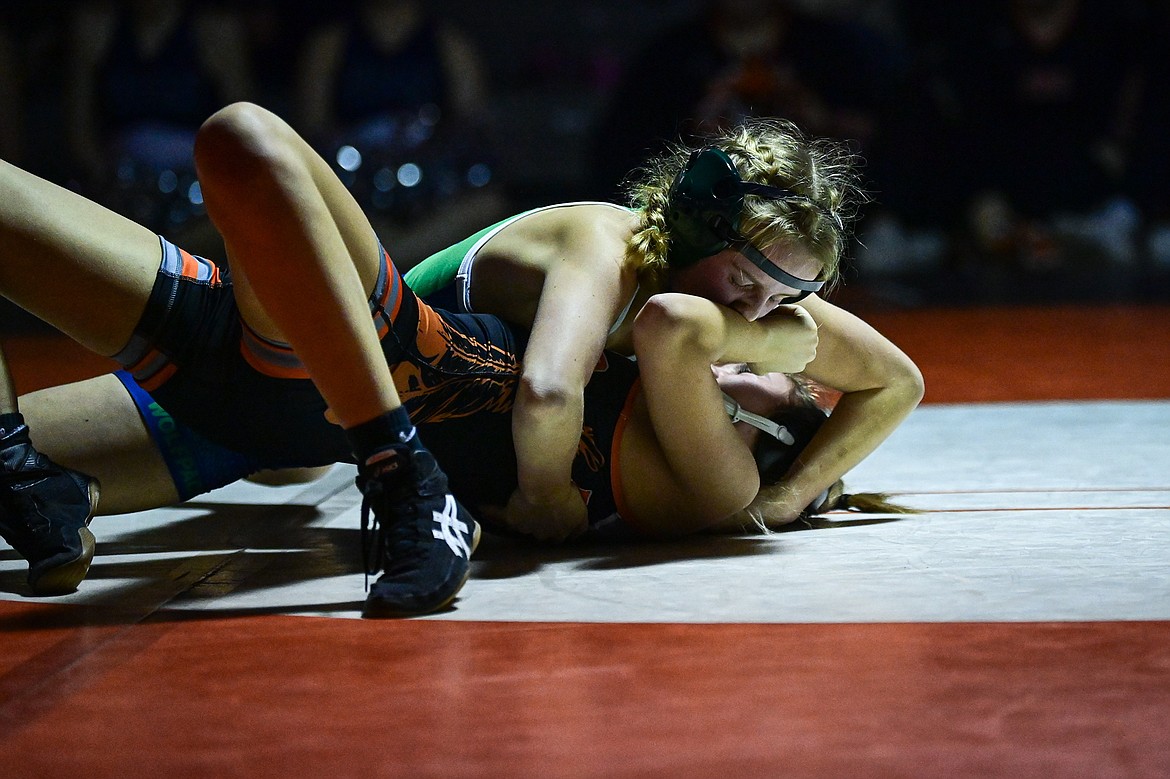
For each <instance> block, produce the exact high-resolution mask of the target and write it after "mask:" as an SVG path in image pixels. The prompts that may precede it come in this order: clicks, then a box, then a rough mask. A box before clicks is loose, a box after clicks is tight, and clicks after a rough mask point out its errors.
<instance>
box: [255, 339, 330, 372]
mask: <svg viewBox="0 0 1170 779" xmlns="http://www.w3.org/2000/svg"><path fill="white" fill-rule="evenodd" d="M240 354H241V355H243V357H244V362H246V363H248V365H251V366H252V367H253V368H255V369H256V372H257V373H260V374H263V375H264V376H271V377H272V378H274V379H311V378H312V377H311V376H309V369H308V368H306V367H304V366H303V365H301V366H298V367H295V368H285V367H282V366H280V365H275V364H273V363H271V362H268V361H266V360H264V359H262V358H261V357H260V356H259V355H258V354H256V353H255V352H253V351H252V350H251V349H249V348H248V346H247V343H246V342H245V341H244V339H242V338H241V339H240Z"/></svg>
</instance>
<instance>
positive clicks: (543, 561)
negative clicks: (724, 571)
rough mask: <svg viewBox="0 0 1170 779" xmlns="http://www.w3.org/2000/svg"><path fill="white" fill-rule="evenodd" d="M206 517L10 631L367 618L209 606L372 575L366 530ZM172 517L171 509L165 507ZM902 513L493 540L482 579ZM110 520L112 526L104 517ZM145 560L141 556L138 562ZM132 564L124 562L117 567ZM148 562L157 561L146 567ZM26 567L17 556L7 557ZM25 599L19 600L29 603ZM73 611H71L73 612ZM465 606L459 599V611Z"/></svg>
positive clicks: (754, 545) (209, 508) (486, 548)
mask: <svg viewBox="0 0 1170 779" xmlns="http://www.w3.org/2000/svg"><path fill="white" fill-rule="evenodd" d="M191 509H204V510H205V511H206V513H203V514H198V515H196V516H188V517H186V518H184V519H181V520H177V521H173V522H165V523H164V524H162V525H160V526H159V527H156V528H147V529H140V530H135V531H132V532H127V533H124V534H122V535H120V536H119V537H117V538H116V539H112V540H109V541H103V540H101V534H102V531H103V530H106V531H107V532H111V531H114V530H115V529H116V528H115V527H113V523H114V522H116V520H106V521H108V522H110V525H109V526H108V527H107V528H102V526H101V525H100V524H99V525H98V538H99V541H98V549H97V555H96V556H95V557H94V562H93V565H92V567H91V568H90V571H89V575H88V576H87V577H86V580H85V581H83V582H82V584H81V586H80V588H79V592H78V593H77V594H76V595H75V596H66V597H65V598H61V599H45V600H44V601H40V600H38V601H33V602H35V603H45V604H52V608H51V609H45V610H43V611H42V610H40V609H38V610H37V612H36V613H32V614H29V613H24V614H20V615H11V616H9V615H6V616H0V631H3V630H6V629H26V630H27V629H35V628H53V627H77V626H79V625H117V624H133V623H137V622H142V621H150V622H160V621H172V620H180V619H181V620H191V619H221V618H224V617H231V616H256V615H264V614H289V613H300V612H307V611H311V612H319V613H345V612H357V611H360V609H361V605H362V602H361V601H360V600H344V601H339V602H335V603H334V602H326V603H293V604H286V605H265V606H256V607H244V608H238V607H226V608H222V609H217V608H215V607H214V605H208V603H207V602H208V601H214V600H215V599H217V598H221V597H224V596H227V595H234V594H248V593H256V592H263V591H266V590H279V589H280V588H283V587H286V586H289V585H294V584H303V583H305V582H311V581H313V580H323V579H329V578H335V577H343V576H352V577H354V578H355V587H354V590H355V592H356V593H362V592H363V591H362V590H361V589H359V588H358V585H357V583H356V582H357V579H358V577H361V576H362V573H363V570H362V565H361V538H360V531H359V530H358V528H356V527H354V528H337V527H315V526H313V523H314V522H315V521H316V520H318V519H319V518H320V517H321V513H320V512H319V511H318V509H317V507H316V506H313V505H296V504H287V503H283V504H279V505H278V506H274V505H263V504H251V503H245V504H225V503H198V502H196V503H187V504H185V505H184V506H183V507H182V510H183V511H184V513H188V512H190V511H191ZM160 511H166V510H165V509H160ZM840 516H842V517H843V516H846V515H844V514H842V515H840ZM897 519H899V517H896V516H882V517H880V518H871V517H865V518H860V517H859V518H856V519H852V518H851V519H836V518H834V516H833V515H830V516H827V517H815V518H812V519H811V520H802V521H798V522H795V523H793V524H792V525H790V526H788V527H787V528H785V529H783V530H781V531H778V532H776V533H772V534H770V535H751V536H731V535H698V536H689V537H686V538H680V539H675V540H670V541H636V542H629V541H627V542H580V543H569V544H565V545H560V546H549V545H542V544H539V543H536V542H531V541H526V540H524V539H516V538H509V537H503V536H496V535H491V534H488V533H485V534H484V535H483V538H482V540H481V542H480V546H479V548H478V549H477V550H476V553H475V555H474V558H473V560H472V580H473V582H472V583H473V584H474V579H507V578H515V577H519V576H525V575H528V574H531V573H535V572H537V571H539V570H541V569H542V568H543V567H545V566H548V565H557V564H565V563H576V564H577V566H578V567H580V568H581V569H585V570H597V571H604V570H622V569H633V568H643V567H648V566H654V565H663V564H668V563H672V562H678V561H680V560H717V559H732V558H742V557H749V556H759V555H769V554H779V553H782V552H783V547H782V545H781V544H779V543H777V540H778V539H781V538H782V537H783V536H784V535H785V534H786V533H790V532H799V531H805V530H823V529H831V528H842V527H853V526H859V525H870V524H878V523H883V522H893V521H896V520H897ZM96 521H97V522H99V523H101V522H103V519H102V518H99V519H98V520H96ZM136 556H139V557H140V559H135V557H136ZM114 558H120V559H114ZM141 558H148V559H141ZM18 559H20V558H19V557H18V555H17V554H16V552H15V551H11V550H5V551H3V552H0V560H18ZM26 573H27V571H26V569H25V568H24V567H20V568H19V569H13V570H6V571H0V592H5V593H10V594H13V595H18V596H23V597H27V596H29V594H30V593H29V590H28V586H27V584H26V581H25V577H26ZM102 581H107V582H122V584H120V585H117V586H115V587H114V588H112V589H106V590H104V591H100V592H91V593H87V592H86V590H87V585H88V588H89V589H91V590H92V589H94V588H93V584H94V583H96V582H102ZM18 602H19V601H18ZM62 607H67V608H62ZM457 608H458V600H456V603H455V604H453V606H452V607H449V609H447V611H450V610H454V609H457Z"/></svg>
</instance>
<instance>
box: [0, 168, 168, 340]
mask: <svg viewBox="0 0 1170 779" xmlns="http://www.w3.org/2000/svg"><path fill="white" fill-rule="evenodd" d="M160 252H161V250H160V248H159V242H158V237H157V236H156V235H154V234H153V233H151V232H150V231H149V230H147V229H146V228H144V227H142V226H141V225H138V224H135V223H134V222H131V221H130V220H128V219H125V218H124V217H121V216H119V215H117V214H115V213H113V212H112V211H109V210H107V209H105V208H103V207H102V206H99V205H97V204H96V203H93V202H92V201H89V200H86V199H85V198H83V197H81V196H80V195H78V194H76V193H74V192H70V191H69V190H67V189H63V188H61V187H58V186H56V185H55V184H51V183H49V182H47V181H44V180H43V179H39V178H37V177H36V176H33V175H32V174H30V173H26V172H25V171H23V170H20V169H19V168H16V167H14V166H12V165H9V164H8V163H6V162H3V161H0V294H3V295H4V296H5V297H7V298H8V299H9V300H11V301H12V302H14V303H16V304H17V305H19V306H20V307H22V308H24V309H26V310H27V311H30V312H32V313H33V314H35V315H36V316H38V317H40V318H41V319H43V320H45V321H46V322H48V323H50V324H52V325H54V326H55V327H57V328H58V329H60V330H61V331H63V332H64V333H66V334H67V335H69V336H70V337H72V338H73V339H75V340H76V341H78V342H79V343H81V344H82V345H84V346H86V347H87V348H89V349H92V350H93V351H95V352H97V353H99V354H102V355H105V356H110V355H113V354H116V353H117V352H118V351H119V350H120V349H121V348H122V347H123V346H125V344H126V342H127V341H128V340H129V339H130V334H131V333H132V331H133V329H134V326H135V325H136V324H137V323H138V320H139V318H140V317H141V316H142V311H143V309H144V308H145V307H146V301H147V300H148V299H149V296H150V290H151V287H152V286H153V285H154V278H155V273H156V272H157V270H158V266H159V258H160Z"/></svg>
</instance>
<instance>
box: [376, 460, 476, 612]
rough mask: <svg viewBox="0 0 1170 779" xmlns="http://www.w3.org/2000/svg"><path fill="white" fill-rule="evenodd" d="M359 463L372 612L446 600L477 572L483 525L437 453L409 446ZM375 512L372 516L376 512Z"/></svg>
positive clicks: (416, 608) (436, 605)
mask: <svg viewBox="0 0 1170 779" xmlns="http://www.w3.org/2000/svg"><path fill="white" fill-rule="evenodd" d="M371 459H372V460H373V462H367V463H366V464H365V465H363V466H361V467H360V468H359V469H358V477H357V486H358V489H360V490H361V492H362V495H363V498H362V559H363V561H364V562H365V567H366V574H367V575H370V574H375V573H378V572H379V571H383V570H384V571H385V572H384V573H383V574H382V576H380V577H379V578H378V580H377V581H376V582H375V583H374V586H373V587H371V588H370V593H369V595H368V596H367V597H366V606H365V609H364V610H363V611H362V615H363V616H365V617H408V616H412V615H415V614H427V613H430V612H432V611H436V610H438V609H441V608H443V607H444V606H446V605H447V604H448V603H450V602H451V601H452V600H454V599H455V595H456V594H457V593H458V592H459V590H460V589H462V587H463V585H464V583H466V581H467V577H468V575H469V574H470V572H471V567H470V566H471V553H472V552H473V551H475V547H476V545H477V544H478V543H479V525H478V523H476V521H475V520H474V519H472V518H471V515H470V514H468V512H467V510H466V509H464V508H463V506H461V505H459V503H458V502H457V501H456V500H455V497H454V496H453V495H451V494H450V493H449V492H448V491H447V477H446V476H445V475H444V474H443V472H442V471H441V470H439V466H438V463H436V462H435V458H434V456H433V455H432V454H431V453H430V452H428V451H426V450H422V451H416V450H413V449H411V448H410V447H406V446H395V447H392V448H391V449H388V450H386V451H384V452H380V453H379V454H377V455H375V456H374V458H371ZM371 514H372V515H373V518H372V520H371V518H370V515H371Z"/></svg>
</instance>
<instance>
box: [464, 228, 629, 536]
mask: <svg viewBox="0 0 1170 779" xmlns="http://www.w3.org/2000/svg"><path fill="white" fill-rule="evenodd" d="M537 216H542V215H537ZM534 219H535V217H534ZM622 219H624V216H623V217H622ZM623 225H624V222H623V221H620V220H615V219H613V218H612V216H611V215H605V216H604V217H602V218H600V219H597V220H590V219H574V220H570V221H569V222H568V223H566V224H564V225H563V226H562V227H560V228H558V229H557V230H555V231H554V237H553V238H552V239H551V240H548V241H545V242H542V243H541V244H539V245H537V244H535V243H534V244H530V245H528V246H524V245H520V244H512V245H511V246H509V245H508V244H502V245H503V246H505V247H508V248H510V249H511V250H513V251H526V252H528V253H543V254H544V255H545V259H544V260H543V262H542V264H543V266H544V268H545V270H544V277H543V285H542V288H541V291H540V294H539V303H538V304H537V307H536V313H535V316H534V318H533V321H532V330H531V334H530V336H529V341H528V346H527V348H526V350H525V353H524V368H523V375H522V377H521V382H520V388H519V390H518V392H517V397H516V404H515V407H514V409H513V412H512V432H513V438H514V442H515V448H516V461H517V467H518V477H519V483H518V486H519V489H518V491H517V494H516V495H515V496H513V501H512V502H511V504H510V505H509V510H508V521H509V523H510V524H512V525H513V527H515V528H516V529H519V530H524V531H526V532H531V533H533V534H535V535H537V536H538V537H541V538H546V539H554V540H563V539H564V538H567V537H569V536H570V535H572V534H574V533H577V532H581V531H583V530H584V529H585V526H586V522H587V517H586V512H585V506H584V503H583V502H582V500H581V496H580V494H579V493H578V492H577V490H576V488H575V487H574V486H573V485H572V480H571V474H572V466H573V460H574V458H575V457H576V454H577V447H578V445H579V443H580V439H581V427H582V421H583V416H584V390H585V384H586V383H587V382H588V381H589V377H590V375H591V374H592V372H593V368H594V367H595V366H596V365H597V361H598V359H599V358H600V356H601V351H602V349H603V347H604V345H605V338H606V334H607V332H608V329H609V326H610V324H611V322H612V320H613V319H614V318H615V316H616V315H617V312H618V311H620V309H621V307H622V305H624V303H625V300H624V299H623V297H624V295H625V294H628V292H627V291H626V289H625V288H626V287H628V286H632V280H628V279H624V278H623V270H622V259H623V257H624V252H625V241H626V233H625V232H624V231H623ZM499 246H500V244H498V245H497V251H498V250H499ZM477 262H478V261H477ZM489 310H490V309H489Z"/></svg>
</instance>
